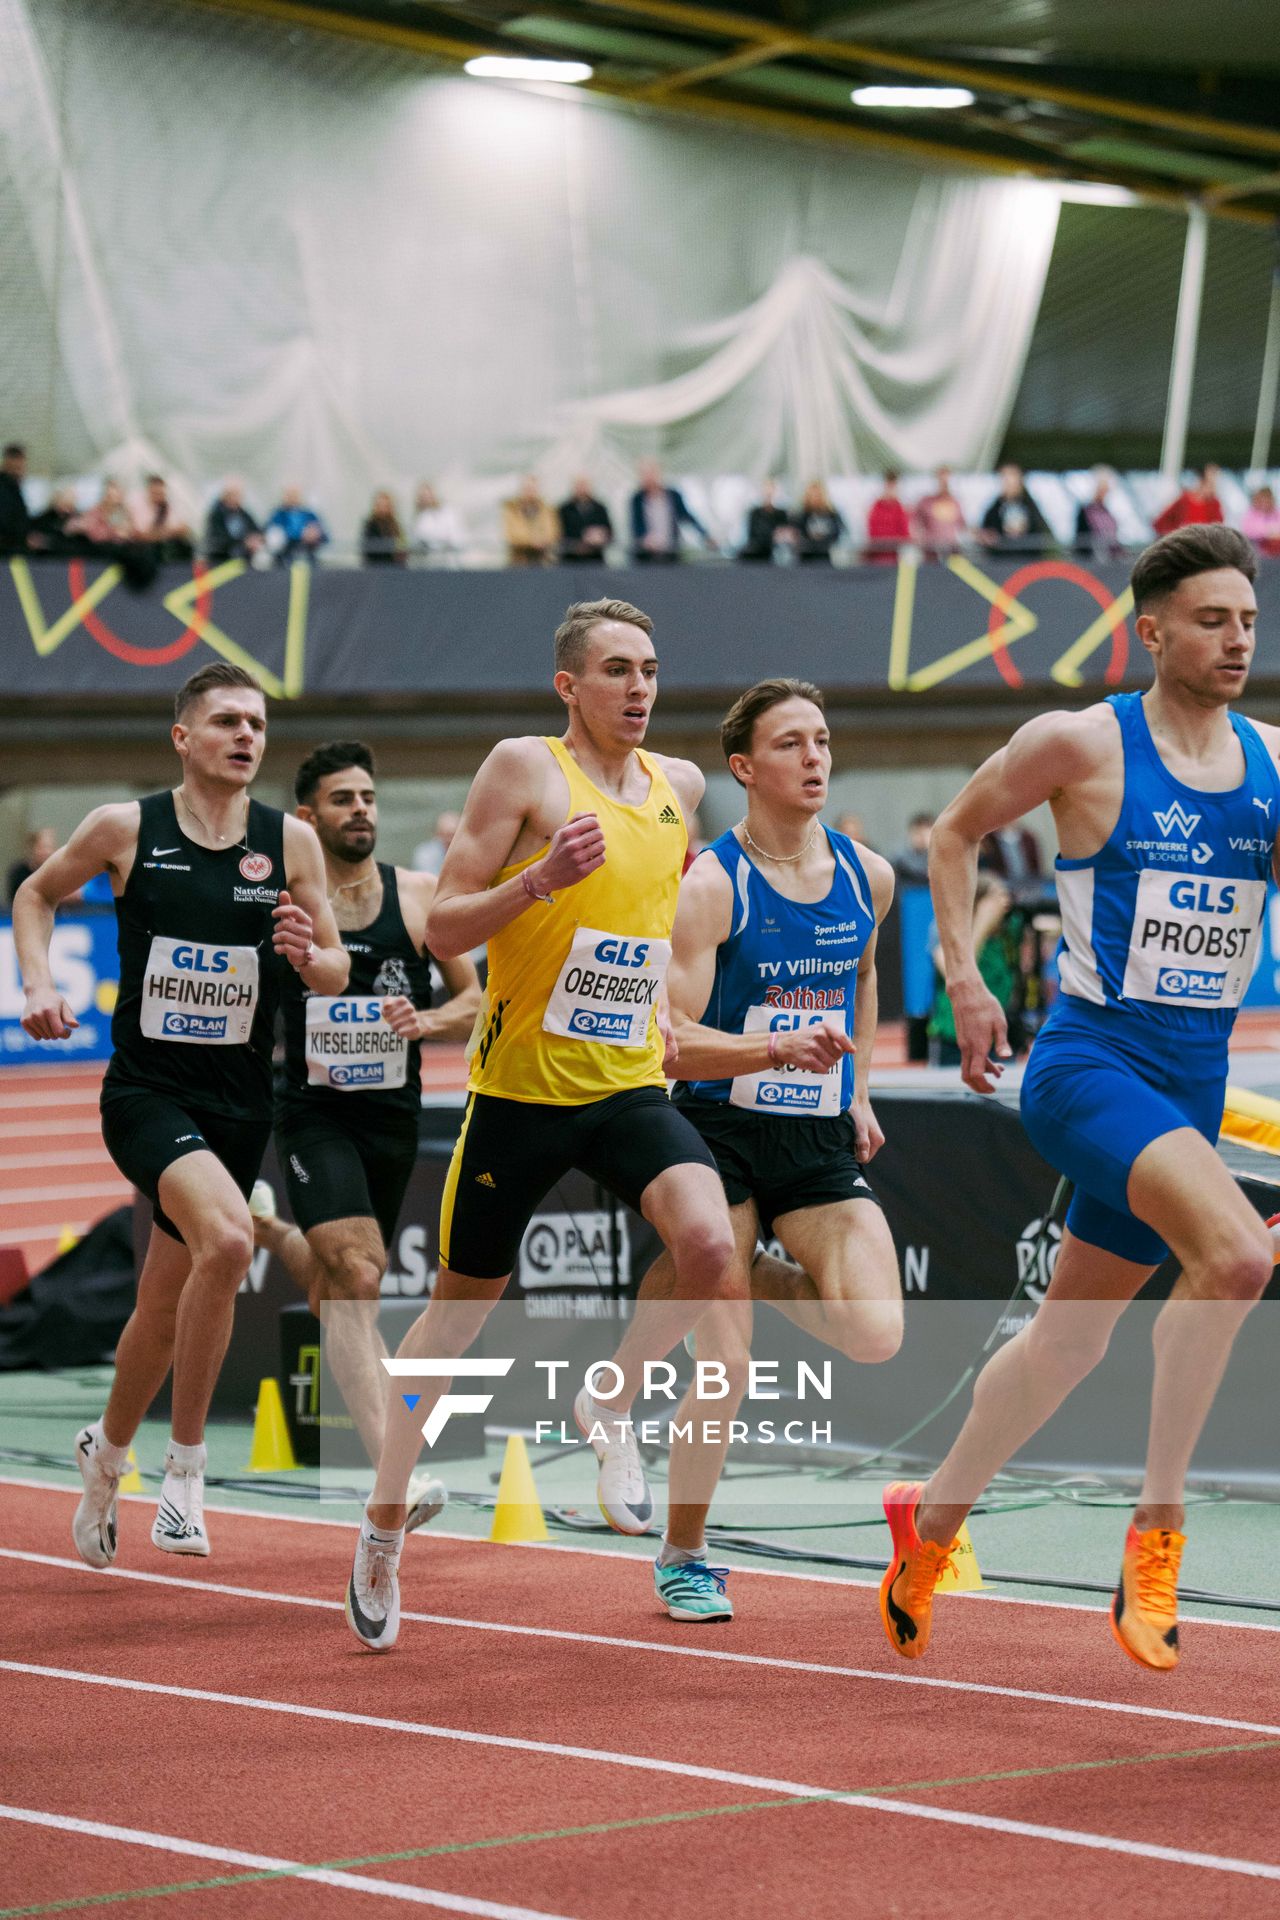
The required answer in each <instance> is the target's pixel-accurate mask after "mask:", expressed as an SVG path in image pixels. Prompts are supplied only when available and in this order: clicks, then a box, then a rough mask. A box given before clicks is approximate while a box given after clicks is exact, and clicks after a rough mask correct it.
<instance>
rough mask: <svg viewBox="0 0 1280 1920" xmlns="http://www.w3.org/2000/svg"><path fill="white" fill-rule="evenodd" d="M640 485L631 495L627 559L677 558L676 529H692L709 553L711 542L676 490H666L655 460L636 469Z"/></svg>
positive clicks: (640, 560) (666, 559)
mask: <svg viewBox="0 0 1280 1920" xmlns="http://www.w3.org/2000/svg"><path fill="white" fill-rule="evenodd" d="M637 478H638V479H639V481H640V485H639V486H638V487H637V488H636V490H635V492H634V493H633V494H632V496H631V558H632V559H633V560H635V561H638V562H640V563H641V564H642V565H645V564H651V563H653V562H655V561H656V562H658V563H659V564H662V563H663V562H671V561H674V560H678V559H679V558H680V529H681V527H692V528H693V531H694V532H695V533H696V534H697V535H698V537H699V539H700V540H701V541H702V542H703V544H704V546H706V548H707V549H708V551H709V552H711V553H714V552H715V542H714V540H713V539H712V538H711V535H710V534H709V533H708V532H707V530H706V528H705V527H704V526H703V524H702V522H701V520H699V519H698V516H697V515H696V514H695V513H694V512H693V511H692V510H691V509H690V507H689V505H688V503H687V502H686V500H685V497H684V495H683V494H682V493H681V491H680V489H679V488H678V487H669V486H667V484H666V482H665V481H664V480H663V478H662V468H661V467H660V466H659V465H658V463H657V461H656V460H643V461H641V463H640V466H639V467H638V468H637Z"/></svg>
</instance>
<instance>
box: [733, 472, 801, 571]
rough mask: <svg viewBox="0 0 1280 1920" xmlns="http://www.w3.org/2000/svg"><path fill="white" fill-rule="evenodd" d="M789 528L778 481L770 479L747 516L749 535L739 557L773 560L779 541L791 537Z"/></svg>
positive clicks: (752, 559) (754, 559)
mask: <svg viewBox="0 0 1280 1920" xmlns="http://www.w3.org/2000/svg"><path fill="white" fill-rule="evenodd" d="M789 527H790V522H789V520H788V516H787V510H786V508H785V507H780V506H779V505H778V483H777V481H776V480H766V481H765V483H764V486H763V487H762V488H761V489H760V499H759V501H758V502H757V503H756V505H755V506H754V507H752V509H751V511H750V513H749V514H748V515H747V537H746V540H745V542H744V544H743V545H742V547H741V548H740V549H739V552H738V558H739V560H751V561H761V560H772V559H773V555H774V548H775V547H776V546H777V544H778V543H779V541H782V542H785V541H786V540H787V538H788V537H789Z"/></svg>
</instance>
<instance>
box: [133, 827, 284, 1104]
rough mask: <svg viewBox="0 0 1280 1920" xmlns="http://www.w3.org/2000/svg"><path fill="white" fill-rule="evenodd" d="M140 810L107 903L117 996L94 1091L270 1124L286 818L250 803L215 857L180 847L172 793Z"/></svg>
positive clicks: (187, 843)
mask: <svg viewBox="0 0 1280 1920" xmlns="http://www.w3.org/2000/svg"><path fill="white" fill-rule="evenodd" d="M141 809H142V817H141V820H140V823H139V827H138V851H137V854H136V855H135V857H134V862H133V866H132V868H131V869H130V872H129V878H128V880H127V881H126V882H125V888H124V892H123V893H122V894H121V895H120V896H119V898H118V899H117V900H116V928H117V936H118V945H119V954H120V995H119V998H118V1000H117V1001H116V1009H115V1013H114V1015H113V1017H112V1021H111V1042H112V1047H113V1049H114V1050H113V1052H112V1056H111V1060H110V1063H109V1065H108V1067H107V1071H106V1075H105V1077H104V1081H103V1091H104V1093H106V1092H109V1091H110V1089H111V1088H112V1087H113V1086H118V1087H129V1088H138V1087H143V1088H152V1089H155V1090H156V1091H158V1092H163V1093H169V1094H173V1095H174V1096H176V1097H177V1098H178V1099H180V1100H182V1101H183V1102H184V1103H185V1104H186V1105H188V1106H191V1107H193V1108H196V1109H198V1110H203V1111H206V1112H210V1113H218V1114H225V1115H227V1116H229V1117H231V1118H233V1119H244V1120H258V1121H260V1120H265V1119H269V1118H270V1115H271V1043H272V1035H273V1032H274V1029H275V1010H276V1004H277V1000H278V997H279V982H280V975H279V971H278V967H277V965H276V961H275V955H274V953H273V951H272V946H271V936H272V930H273V922H272V918H271V915H272V910H273V909H274V907H275V906H276V903H277V901H278V900H279V897H280V889H281V887H283V885H284V880H285V873H284V815H283V814H282V813H280V812H279V811H278V810H277V809H276V808H275V807H264V806H261V805H260V804H259V803H258V801H256V800H251V801H250V802H249V813H248V819H247V823H246V829H245V837H244V839H243V840H242V841H238V842H237V843H236V845H235V846H233V847H223V848H221V849H220V850H219V851H218V852H217V853H214V852H212V851H211V850H210V849H209V848H208V847H201V846H197V844H196V842H195V841H194V840H189V839H187V837H186V835H185V834H184V833H183V831H182V829H181V827H180V826H179V825H178V814H177V809H176V807H175V806H174V802H173V795H172V793H153V794H149V795H148V796H147V798H146V799H145V800H143V801H142V802H141ZM289 971H290V972H292V971H293V969H292V968H290V969H289Z"/></svg>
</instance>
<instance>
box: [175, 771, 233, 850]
mask: <svg viewBox="0 0 1280 1920" xmlns="http://www.w3.org/2000/svg"><path fill="white" fill-rule="evenodd" d="M174 791H175V793H176V794H177V796H178V798H179V800H181V802H182V804H183V806H184V807H185V808H186V810H187V812H188V813H189V814H190V815H191V818H192V819H193V820H194V821H195V823H196V825H197V826H198V827H199V829H200V831H201V833H207V834H208V836H209V838H210V839H211V840H222V841H228V840H229V841H230V842H231V844H232V845H233V846H235V845H237V844H239V845H240V846H242V847H243V848H244V850H245V852H246V853H248V851H249V802H248V800H247V799H246V801H245V803H244V819H243V821H242V822H241V824H240V832H239V834H238V835H234V834H230V833H215V832H214V831H213V828H212V827H209V826H206V825H205V823H204V821H203V820H202V819H201V818H200V815H199V814H198V813H197V812H196V810H195V808H194V807H193V806H192V804H191V802H190V801H189V800H188V798H187V796H186V794H185V793H184V792H183V791H182V788H181V787H176V788H175V789H174Z"/></svg>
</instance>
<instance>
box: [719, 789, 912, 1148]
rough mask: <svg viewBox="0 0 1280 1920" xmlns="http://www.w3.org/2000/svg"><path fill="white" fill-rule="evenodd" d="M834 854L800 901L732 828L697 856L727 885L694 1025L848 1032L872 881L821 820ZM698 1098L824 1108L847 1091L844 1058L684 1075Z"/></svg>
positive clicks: (869, 928) (787, 1109) (870, 914)
mask: <svg viewBox="0 0 1280 1920" xmlns="http://www.w3.org/2000/svg"><path fill="white" fill-rule="evenodd" d="M823 831H824V832H825V833H826V836H827V840H828V842H829V843H830V847H831V851H832V853H833V855H834V856H835V874H834V877H833V879H832V882H831V891H830V892H829V893H828V894H827V897H826V899H825V900H817V901H810V902H803V903H802V902H800V901H798V900H788V899H786V898H785V897H784V896H783V895H782V894H780V893H777V892H775V890H774V889H773V888H772V887H771V886H770V885H769V882H768V881H767V880H766V879H765V877H764V875H763V874H762V873H761V872H760V869H759V868H758V867H757V866H755V865H754V863H753V862H752V861H750V860H748V858H747V856H746V854H745V853H744V852H743V851H742V848H741V847H740V846H739V845H738V841H737V839H736V837H735V836H734V834H733V833H722V834H721V836H720V838H719V839H718V840H713V841H712V843H711V845H710V846H709V847H707V848H706V849H705V851H704V852H703V853H701V854H700V855H699V858H700V859H702V860H708V859H714V860H718V861H719V862H720V865H721V866H722V867H723V868H724V870H725V872H726V873H727V874H728V876H729V881H730V884H731V885H732V887H733V900H734V903H733V925H732V929H731V931H730V933H729V937H728V939H727V940H725V941H724V943H723V944H722V945H721V946H719V947H718V948H717V949H716V973H715V980H714V983H713V985H712V988H711V998H710V1000H709V1001H708V1003H707V1010H706V1012H705V1013H704V1014H703V1016H702V1020H703V1024H704V1025H706V1026H709V1027H718V1028H719V1029H720V1031H721V1032H722V1033H770V1032H774V1033H790V1032H793V1031H794V1030H795V1029H796V1028H797V1027H805V1026H816V1025H817V1024H818V1023H819V1022H820V1021H823V1020H839V1021H842V1022H843V1024H844V1028H845V1031H846V1032H847V1033H849V1034H852V1032H853V998H854V988H855V986H856V984H857V978H858V960H859V957H860V956H861V954H862V952H863V949H864V948H865V947H866V944H867V942H868V940H870V938H871V936H872V934H873V933H874V932H875V928H876V916H875V908H874V906H873V904H872V900H871V886H870V882H869V881H868V879H867V876H866V873H865V871H864V869H863V866H862V862H861V861H860V860H859V858H858V856H857V854H856V852H855V851H854V846H853V842H852V840H850V839H848V838H847V837H846V836H845V835H844V834H843V833H833V832H832V830H831V828H830V827H824V829H823ZM687 1086H688V1090H689V1092H690V1093H691V1094H692V1095H693V1096H694V1097H695V1098H697V1099H699V1100H718V1101H722V1102H728V1103H729V1104H731V1105H732V1106H735V1107H747V1108H750V1109H751V1111H752V1112H754V1113H777V1114H800V1115H807V1116H815V1115H816V1116H823V1115H833V1114H839V1113H843V1112H844V1110H845V1108H846V1107H848V1106H849V1104H850V1102H851V1101H852V1099H853V1056H852V1054H846V1055H845V1056H844V1058H843V1059H842V1060H841V1061H840V1062H839V1063H838V1065H836V1066H834V1067H833V1068H832V1069H831V1071H830V1073H805V1072H802V1071H801V1069H800V1068H798V1067H785V1066H777V1067H766V1068H765V1069H764V1070H763V1071H762V1072H760V1073H740V1074H738V1075H737V1076H736V1077H735V1078H734V1079H732V1080H690V1081H689V1082H687Z"/></svg>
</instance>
